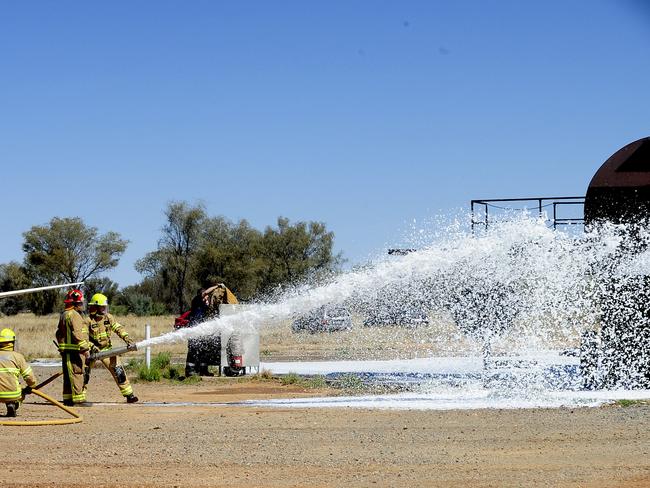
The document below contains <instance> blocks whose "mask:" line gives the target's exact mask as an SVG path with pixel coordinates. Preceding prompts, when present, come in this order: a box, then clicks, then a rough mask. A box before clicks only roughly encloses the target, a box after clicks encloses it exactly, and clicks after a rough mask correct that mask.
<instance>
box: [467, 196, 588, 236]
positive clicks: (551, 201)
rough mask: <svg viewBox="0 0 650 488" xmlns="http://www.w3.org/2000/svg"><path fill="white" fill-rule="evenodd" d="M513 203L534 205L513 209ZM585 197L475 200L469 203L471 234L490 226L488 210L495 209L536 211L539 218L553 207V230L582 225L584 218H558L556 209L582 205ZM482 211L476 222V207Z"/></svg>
mask: <svg viewBox="0 0 650 488" xmlns="http://www.w3.org/2000/svg"><path fill="white" fill-rule="evenodd" d="M515 202H519V203H524V202H535V205H533V206H530V207H527V206H526V207H519V208H515V207H513V206H512V204H514V203H515ZM497 203H504V204H506V205H505V206H503V205H497ZM584 204H585V197H530V198H483V199H476V200H472V201H471V207H472V232H474V230H475V229H476V227H477V226H483V228H484V229H487V228H488V226H489V225H490V217H489V215H490V214H489V209H490V208H495V209H500V210H537V211H538V212H539V216H540V217H542V216H543V215H544V209H545V208H548V207H553V218H552V219H551V220H550V222H551V224H552V225H553V228H554V229H556V228H557V226H558V225H572V224H582V223H584V217H582V218H564V217H558V207H562V206H564V205H584ZM479 206H480V207H481V208H482V209H483V219H481V220H477V219H476V215H477V207H479Z"/></svg>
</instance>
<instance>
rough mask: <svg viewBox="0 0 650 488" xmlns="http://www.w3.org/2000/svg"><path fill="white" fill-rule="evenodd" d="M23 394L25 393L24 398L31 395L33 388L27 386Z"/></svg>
mask: <svg viewBox="0 0 650 488" xmlns="http://www.w3.org/2000/svg"><path fill="white" fill-rule="evenodd" d="M22 392H23V396H25V395H29V394H30V393H31V392H32V387H31V386H29V385H27V386H25V387H24V388H23V390H22Z"/></svg>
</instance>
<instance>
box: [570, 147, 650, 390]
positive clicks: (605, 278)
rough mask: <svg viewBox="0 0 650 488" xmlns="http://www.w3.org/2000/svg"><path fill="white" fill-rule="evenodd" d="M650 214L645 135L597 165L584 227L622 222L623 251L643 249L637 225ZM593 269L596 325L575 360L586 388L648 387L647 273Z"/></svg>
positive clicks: (649, 327)
mask: <svg viewBox="0 0 650 488" xmlns="http://www.w3.org/2000/svg"><path fill="white" fill-rule="evenodd" d="M649 216H650V137H645V138H643V139H639V140H638V141H634V142H632V143H630V144H628V145H626V146H624V147H622V148H621V149H619V150H618V151H616V152H615V153H614V154H613V155H612V156H611V157H610V158H609V159H607V161H605V163H604V164H603V165H602V166H601V167H600V168H599V169H598V171H597V172H596V174H595V175H594V177H593V178H592V180H591V183H590V184H589V189H588V190H587V196H586V198H585V226H586V228H590V227H593V226H595V225H597V224H598V223H599V222H613V223H615V224H628V227H627V228H626V229H623V230H622V231H621V232H622V233H623V234H622V235H623V240H622V244H621V248H622V249H621V250H623V248H625V249H624V250H625V252H621V255H625V254H627V253H629V252H630V251H631V252H638V251H641V250H645V249H646V248H647V242H644V241H643V240H642V238H641V235H642V233H640V232H638V226H644V225H647V224H648V217H649ZM602 266H603V267H611V268H612V269H611V270H605V269H599V270H595V273H594V275H595V276H597V277H598V278H597V279H598V280H599V281H600V283H599V286H597V287H596V289H598V290H599V292H598V295H597V297H596V300H597V304H596V305H597V306H598V307H599V310H600V324H599V327H598V329H597V330H596V331H590V332H588V333H587V334H585V336H584V337H583V344H582V348H581V349H582V351H581V360H582V361H581V362H582V366H583V367H582V369H583V374H584V377H585V386H587V387H595V388H598V387H604V388H610V387H625V388H649V387H650V276H645V275H642V276H637V275H629V274H628V275H621V274H616V273H614V272H608V271H613V270H614V269H615V268H616V266H617V264H616V261H614V262H613V263H607V264H605V265H602Z"/></svg>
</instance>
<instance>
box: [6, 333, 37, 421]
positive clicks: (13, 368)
mask: <svg viewBox="0 0 650 488" xmlns="http://www.w3.org/2000/svg"><path fill="white" fill-rule="evenodd" d="M15 342H16V334H14V331H13V330H11V329H2V330H0V402H2V403H5V404H6V405H7V417H15V416H16V411H17V410H18V407H19V406H20V402H21V400H22V399H23V397H24V396H25V395H26V394H28V393H30V392H31V391H32V390H31V388H32V387H33V386H36V378H35V377H34V373H32V368H31V367H30V366H29V365H28V364H27V361H25V358H24V357H23V355H22V354H20V353H19V352H15V351H14V345H15ZM21 377H22V378H23V380H25V383H27V386H26V387H25V388H21V387H20V381H19V379H20V378H21Z"/></svg>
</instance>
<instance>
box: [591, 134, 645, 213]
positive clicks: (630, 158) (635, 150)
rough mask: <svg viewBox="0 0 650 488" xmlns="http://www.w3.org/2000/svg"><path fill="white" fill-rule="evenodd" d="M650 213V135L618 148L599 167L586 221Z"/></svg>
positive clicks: (593, 184)
mask: <svg viewBox="0 0 650 488" xmlns="http://www.w3.org/2000/svg"><path fill="white" fill-rule="evenodd" d="M648 216H650V137H644V138H643V139H639V140H637V141H634V142H632V143H630V144H628V145H626V146H624V147H622V148H621V149H619V150H618V151H616V152H615V153H614V154H613V155H612V156H611V157H610V158H609V159H608V160H607V161H605V163H604V164H603V165H602V166H601V167H600V168H599V169H598V171H596V174H595V175H594V177H593V178H592V179H591V182H590V183H589V188H588V189H587V196H586V198H585V225H587V226H589V225H593V224H594V223H596V222H598V221H610V222H614V223H617V224H618V223H627V222H634V223H638V222H642V221H647V220H648Z"/></svg>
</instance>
